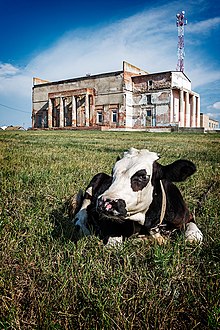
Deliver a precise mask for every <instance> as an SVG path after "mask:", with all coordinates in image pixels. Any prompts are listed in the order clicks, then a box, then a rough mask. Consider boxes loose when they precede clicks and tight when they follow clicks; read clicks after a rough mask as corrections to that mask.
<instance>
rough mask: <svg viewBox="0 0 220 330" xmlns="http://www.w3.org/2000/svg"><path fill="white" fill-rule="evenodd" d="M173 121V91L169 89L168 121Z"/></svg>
mask: <svg viewBox="0 0 220 330" xmlns="http://www.w3.org/2000/svg"><path fill="white" fill-rule="evenodd" d="M173 122H174V102H173V91H172V90H171V95H170V123H173Z"/></svg>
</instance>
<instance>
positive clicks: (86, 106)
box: [85, 93, 89, 126]
mask: <svg viewBox="0 0 220 330" xmlns="http://www.w3.org/2000/svg"><path fill="white" fill-rule="evenodd" d="M85 126H89V94H87V93H86V97H85Z"/></svg>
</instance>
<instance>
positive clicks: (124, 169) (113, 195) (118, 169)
mask: <svg viewBox="0 0 220 330" xmlns="http://www.w3.org/2000/svg"><path fill="white" fill-rule="evenodd" d="M158 158H159V157H158V155H157V154H156V153H154V152H150V151H148V150H147V149H142V150H137V149H134V148H131V149H130V150H129V151H127V152H125V153H124V157H123V158H122V159H120V160H119V161H117V162H116V164H115V166H114V168H113V181H112V184H111V186H110V187H109V189H108V190H106V191H105V192H104V193H103V194H102V197H104V198H106V199H110V200H116V199H122V200H124V201H125V203H126V210H127V213H128V217H127V218H129V219H132V220H134V221H138V222H139V223H143V222H144V214H145V213H146V211H147V210H148V208H149V206H150V204H151V202H152V199H153V196H152V195H153V186H152V184H151V177H152V172H153V163H154V161H156V160H157V159H158ZM143 169H144V170H146V173H147V176H149V182H148V184H147V185H146V187H144V188H143V189H142V190H140V191H134V190H133V189H132V187H131V177H132V176H133V175H134V174H135V173H136V172H138V171H140V170H143Z"/></svg>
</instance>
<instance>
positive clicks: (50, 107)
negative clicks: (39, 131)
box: [47, 99, 53, 128]
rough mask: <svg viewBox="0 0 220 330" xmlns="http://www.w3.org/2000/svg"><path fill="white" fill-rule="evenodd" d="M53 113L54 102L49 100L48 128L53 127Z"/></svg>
mask: <svg viewBox="0 0 220 330" xmlns="http://www.w3.org/2000/svg"><path fill="white" fill-rule="evenodd" d="M52 112H53V103H52V100H51V99H49V100H48V112H47V125H48V128H51V127H52Z"/></svg>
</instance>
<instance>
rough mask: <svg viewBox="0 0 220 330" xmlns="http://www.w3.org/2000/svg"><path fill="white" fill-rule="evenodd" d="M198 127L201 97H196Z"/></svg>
mask: <svg viewBox="0 0 220 330" xmlns="http://www.w3.org/2000/svg"><path fill="white" fill-rule="evenodd" d="M196 100H197V102H196V127H200V97H199V96H198V97H197V98H196Z"/></svg>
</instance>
